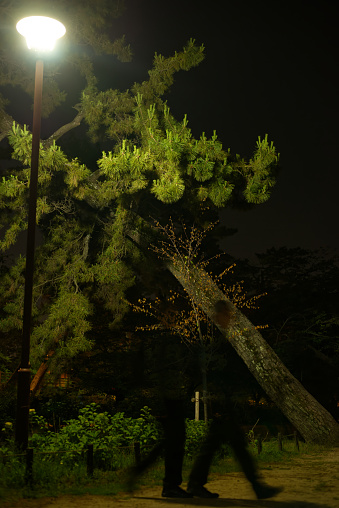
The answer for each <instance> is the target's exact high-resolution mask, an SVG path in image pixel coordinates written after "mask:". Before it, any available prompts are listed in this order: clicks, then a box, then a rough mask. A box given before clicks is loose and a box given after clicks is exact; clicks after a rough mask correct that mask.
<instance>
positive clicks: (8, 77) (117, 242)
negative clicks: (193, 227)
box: [0, 1, 278, 365]
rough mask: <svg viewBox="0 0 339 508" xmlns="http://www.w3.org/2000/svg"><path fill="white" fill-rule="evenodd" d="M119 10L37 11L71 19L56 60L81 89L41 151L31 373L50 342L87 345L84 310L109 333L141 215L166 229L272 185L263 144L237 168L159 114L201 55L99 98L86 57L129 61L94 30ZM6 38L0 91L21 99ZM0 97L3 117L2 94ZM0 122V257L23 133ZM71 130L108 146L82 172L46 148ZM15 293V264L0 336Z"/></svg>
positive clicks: (22, 203) (15, 206) (133, 258)
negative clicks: (105, 319) (70, 120)
mask: <svg viewBox="0 0 339 508" xmlns="http://www.w3.org/2000/svg"><path fill="white" fill-rule="evenodd" d="M38 3H39V2H38ZM64 4H65V5H64ZM115 5H116V8H115V7H114V6H115ZM119 6H121V3H120V2H116V3H114V2H113V3H112V2H107V1H102V2H97V3H95V4H93V3H90V2H85V3H82V4H81V8H79V5H78V3H76V2H75V3H72V4H71V5H70V4H66V2H59V3H58V4H57V6H55V4H54V3H53V2H50V3H49V2H47V3H46V8H45V10H44V12H46V13H47V12H48V13H49V14H50V15H51V14H53V13H55V14H54V15H55V16H57V15H58V14H59V13H60V16H59V19H61V21H62V20H63V18H64V19H66V18H67V22H69V23H71V22H72V20H73V22H72V31H70V34H68V35H67V37H68V39H66V42H65V46H61V50H63V51H64V52H65V55H64V56H63V58H62V60H63V62H65V63H66V64H67V65H71V66H73V68H75V69H76V71H77V72H78V73H80V74H82V75H83V76H84V77H85V83H84V87H83V89H82V92H81V100H80V102H79V103H77V104H74V107H75V108H76V109H77V111H78V113H77V114H76V117H75V120H74V124H72V125H71V124H67V125H66V126H63V125H61V126H60V127H59V128H58V129H57V130H56V131H55V133H54V134H53V135H51V136H50V137H49V138H48V139H46V140H42V142H41V148H40V162H39V193H38V203H37V224H38V228H39V231H40V234H41V241H40V243H39V246H38V248H37V250H36V278H35V285H34V302H35V305H34V308H33V318H34V328H33V333H32V346H33V348H32V351H33V354H32V360H33V363H34V365H37V364H38V363H39V361H41V359H42V358H43V357H44V355H46V353H47V352H48V351H49V350H50V349H51V348H52V347H53V348H54V347H55V345H56V344H57V350H56V351H57V354H56V355H55V357H54V358H55V360H54V361H55V362H59V361H60V360H62V359H63V358H68V357H72V356H74V355H76V354H77V353H78V352H79V351H83V350H86V349H88V348H90V347H91V336H90V333H89V330H90V327H91V317H90V316H91V315H92V314H93V312H94V310H95V308H96V306H100V307H103V308H104V309H106V311H107V313H108V315H109V316H110V318H109V321H110V322H111V325H112V326H113V327H114V326H117V325H118V324H119V322H120V321H121V318H122V317H123V316H124V313H125V312H126V309H127V306H126V303H125V298H124V295H125V293H126V291H127V290H128V288H131V287H132V286H133V284H134V282H135V277H136V274H138V273H140V271H142V266H143V263H144V256H145V252H142V251H140V249H139V247H136V245H135V243H134V242H133V241H132V240H131V235H132V236H133V234H135V232H137V231H139V232H140V231H141V230H144V229H145V228H147V223H148V222H150V217H155V218H157V219H158V220H160V221H163V222H164V223H166V221H167V220H168V218H169V216H173V217H174V219H176V218H178V217H180V216H181V215H183V214H184V215H185V216H186V218H188V220H191V221H194V223H196V224H197V225H199V224H200V225H203V224H204V223H205V224H206V223H209V222H210V221H211V218H212V217H213V214H214V213H215V211H216V210H217V209H218V208H221V207H225V206H232V205H234V204H236V203H239V202H247V203H251V204H257V203H261V202H264V201H265V200H267V199H268V198H269V195H270V190H271V188H272V186H273V185H274V183H275V173H276V167H277V162H278V154H277V152H276V149H275V147H274V145H273V143H272V142H269V141H268V138H267V136H265V137H264V138H262V139H261V138H259V139H258V141H257V143H256V146H255V149H254V154H253V157H252V158H251V159H250V160H245V159H243V158H241V157H240V156H239V155H237V154H235V155H233V154H232V153H231V151H230V149H228V148H227V149H224V148H223V145H222V142H221V141H220V140H219V139H218V137H217V134H216V133H214V134H213V136H212V137H211V138H207V137H206V135H205V134H204V133H202V135H201V136H200V138H198V139H196V138H194V136H193V135H192V132H191V130H190V128H189V122H188V119H187V118H186V117H184V118H183V119H181V120H177V119H175V118H174V117H173V115H172V114H171V112H170V109H169V107H168V105H167V103H166V97H165V95H166V92H167V91H168V90H169V88H170V87H171V86H172V85H173V83H174V76H175V73H177V72H179V71H183V70H184V71H187V70H189V69H190V68H192V67H193V66H196V65H198V64H199V63H200V62H201V61H202V59H203V58H204V47H203V46H198V45H196V43H195V41H194V40H190V41H188V43H187V45H186V46H185V47H184V48H183V49H182V50H181V51H178V52H176V53H175V54H174V55H172V56H166V57H165V56H162V55H158V54H155V57H154V62H153V67H152V69H151V70H150V71H149V78H148V80H146V81H144V82H142V83H135V84H134V85H133V86H132V87H131V88H130V89H129V90H116V89H106V90H100V87H99V85H98V83H97V80H96V77H95V75H94V72H93V64H92V61H93V60H95V57H96V55H97V54H99V53H107V54H113V55H116V56H117V58H118V57H119V58H121V59H123V60H128V59H129V58H130V57H131V51H130V48H129V46H128V45H127V44H125V43H124V39H119V41H111V39H110V38H109V31H105V30H104V28H105V29H106V28H107V24H106V22H105V20H106V14H107V12H108V11H107V9H110V13H112V9H113V11H114V12H115V13H116V14H118V12H119V9H118V7H119ZM24 7H25V6H23V4H22V3H20V2H14V1H13V2H2V9H3V12H4V15H5V16H6V20H7V22H8V23H9V22H10V24H11V25H13V31H14V26H15V19H17V18H18V17H20V16H21V15H22V14H23V12H24V10H25V8H24ZM64 8H65V10H63V9H64ZM114 9H115V10H114ZM61 13H62V15H61ZM19 15H20V16H19ZM75 17H76V19H75ZM93 19H95V20H96V21H95V23H92V20H93ZM73 23H74V25H75V27H76V29H75V30H73ZM66 26H67V23H66ZM89 26H90V29H88V30H87V28H88V27H89ZM85 28H86V30H85ZM13 31H10V33H9V34H5V35H6V37H7V44H5V45H4V44H3V45H2V48H3V49H2V59H1V68H0V79H1V81H0V85H1V87H2V90H4V91H6V86H9V85H11V86H20V87H21V88H23V89H24V90H25V91H26V92H29V93H30V92H31V91H32V89H33V81H32V77H33V76H32V69H30V67H32V66H33V61H32V60H30V59H27V51H26V53H25V51H24V50H23V48H21V47H19V43H18V42H16V44H15V51H14V54H11V58H10V59H9V58H6V52H7V55H8V51H9V50H10V49H11V46H10V40H9V39H10V38H12V41H13V40H14V39H13V38H14V36H15V34H14V33H13ZM5 42H6V41H5ZM79 48H80V49H79ZM23 61H25V63H23ZM65 63H63V65H65ZM15 69H16V71H15ZM60 69H61V63H60V61H59V60H58V59H56V61H50V62H49V63H48V66H47V71H46V73H45V83H44V98H45V105H44V114H45V115H48V114H49V113H50V112H51V111H53V110H54V109H55V108H57V107H58V106H59V104H60V103H61V102H62V101H63V100H64V98H65V97H66V94H65V92H64V91H61V90H60V89H59V87H58V76H59V72H61V70H60ZM2 97H3V99H2V102H1V105H2V107H3V111H5V107H6V104H5V102H6V101H5V100H4V94H3V96H2ZM7 107H8V106H7ZM9 108H10V106H9ZM3 118H4V121H3V122H2V136H4V135H7V137H8V141H9V143H10V145H11V147H12V158H13V159H14V160H15V161H18V163H17V165H16V167H14V168H11V169H9V170H8V171H7V172H4V173H3V178H2V182H1V184H0V202H1V212H0V216H1V226H2V238H1V244H0V248H1V251H2V252H3V253H6V252H7V250H8V249H9V248H10V247H12V246H13V245H15V243H16V241H17V239H18V236H19V234H20V233H21V232H23V231H24V230H25V229H26V225H27V224H26V221H27V210H26V203H27V196H28V188H29V178H30V172H29V165H30V156H31V133H30V131H29V129H28V128H27V126H25V125H22V126H20V125H18V123H17V122H15V118H14V119H13V118H11V115H10V114H9V113H4V116H3ZM12 121H13V123H12ZM9 122H11V125H10V129H8V126H9ZM80 122H83V123H85V124H86V125H87V130H88V136H89V138H88V142H90V141H92V142H98V141H101V140H105V141H106V142H107V140H111V149H110V150H108V151H107V150H106V151H104V152H102V155H101V157H100V158H99V159H98V161H97V164H96V165H94V166H88V165H87V164H86V161H81V160H79V159H78V158H69V157H68V156H67V155H66V154H65V153H64V152H63V150H62V149H61V147H60V146H58V145H57V142H58V140H59V139H61V138H62V136H63V134H64V133H65V132H67V131H68V130H69V129H71V128H74V127H75V126H76V125H78V124H79V123H80ZM141 218H142V219H143V220H142V221H141ZM23 285H24V258H23V257H22V256H19V257H17V258H16V259H15V260H12V261H11V263H10V264H9V265H8V269H6V270H5V273H4V274H3V277H2V278H1V287H2V296H1V299H2V304H1V308H2V311H1V318H2V319H1V329H2V331H3V332H7V333H9V332H10V331H11V330H13V329H17V330H19V329H20V328H21V326H22V324H21V320H22V301H23Z"/></svg>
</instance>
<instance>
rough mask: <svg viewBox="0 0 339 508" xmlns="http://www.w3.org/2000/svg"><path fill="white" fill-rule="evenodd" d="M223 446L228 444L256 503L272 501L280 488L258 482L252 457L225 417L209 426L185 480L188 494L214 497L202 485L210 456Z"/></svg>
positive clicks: (229, 418) (233, 424)
mask: <svg viewBox="0 0 339 508" xmlns="http://www.w3.org/2000/svg"><path fill="white" fill-rule="evenodd" d="M223 442H228V443H229V444H230V446H231V448H232V450H233V452H234V455H235V457H236V459H237V460H238V462H239V464H240V466H241V468H242V470H243V472H244V474H245V476H246V478H247V479H248V481H249V482H250V483H251V484H252V487H253V490H254V492H255V494H256V496H257V497H258V499H265V498H268V497H273V496H275V495H276V494H278V493H279V492H281V490H282V488H280V487H270V486H268V485H265V484H264V483H263V482H262V481H261V480H260V478H259V476H258V473H257V469H256V466H255V462H254V460H253V457H252V456H251V454H250V452H249V451H248V449H247V443H246V439H245V436H244V433H243V432H242V430H241V428H240V427H239V425H238V424H237V423H236V422H235V420H234V419H233V417H232V416H231V414H229V415H228V416H227V418H225V419H223V418H220V417H217V418H215V419H214V421H213V422H212V424H211V426H210V429H209V432H208V434H207V437H206V439H205V441H204V443H203V445H202V447H201V450H200V451H199V454H198V457H197V459H196V460H195V462H194V464H193V467H192V470H191V473H190V476H189V481H188V487H187V491H188V492H189V493H191V494H193V495H196V496H199V497H217V496H218V494H213V493H211V492H209V491H208V490H207V489H205V488H204V484H205V483H206V482H207V478H208V473H209V469H210V465H211V462H212V459H213V456H214V455H215V452H216V451H217V450H218V449H219V447H220V445H221V444H222V443H223Z"/></svg>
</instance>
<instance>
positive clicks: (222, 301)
mask: <svg viewBox="0 0 339 508" xmlns="http://www.w3.org/2000/svg"><path fill="white" fill-rule="evenodd" d="M167 268H168V269H169V270H170V271H171V272H172V274H173V275H174V276H175V277H176V279H177V280H178V281H179V282H180V283H181V284H182V286H183V288H184V289H185V290H186V291H187V293H188V294H189V296H190V297H191V298H193V299H194V301H195V302H196V303H197V304H198V305H199V306H200V307H201V308H202V309H203V311H204V312H205V313H206V314H207V315H208V317H209V318H210V319H211V320H212V321H213V322H214V323H215V324H216V326H217V327H218V328H219V330H220V331H221V333H222V334H223V335H224V336H225V337H226V338H227V340H228V341H229V342H230V343H231V345H232V346H233V347H234V349H235V350H236V352H237V353H238V355H239V356H240V357H241V358H242V359H243V360H244V362H245V363H246V365H247V367H248V369H249V370H250V372H251V373H252V374H253V376H254V377H255V378H256V380H257V381H258V383H259V384H260V385H261V387H262V388H263V389H264V390H265V392H266V393H267V395H268V396H269V397H270V398H271V400H272V401H273V402H274V403H275V404H276V405H277V406H278V407H279V409H280V410H281V411H282V413H283V414H284V415H285V416H286V417H287V418H288V420H289V421H290V422H291V423H292V424H293V425H294V427H295V428H296V429H297V430H298V431H299V432H300V434H301V435H302V436H303V438H304V439H305V440H306V441H310V442H313V443H318V444H329V445H339V424H338V423H337V422H336V421H335V420H334V418H333V417H332V416H331V414H330V413H329V412H328V411H326V409H325V408H324V407H323V406H322V405H321V404H319V402H318V401H317V400H316V399H315V398H314V397H313V396H312V395H311V394H310V393H309V392H308V391H307V390H305V388H304V387H303V386H302V384H301V383H300V382H299V381H298V380H297V379H296V378H295V377H294V376H293V375H292V374H291V373H290V372H289V370H288V369H287V368H286V367H285V365H284V364H283V363H282V361H281V360H280V359H279V357H278V356H277V355H276V353H275V352H274V351H273V349H272V348H271V347H270V346H269V344H267V342H266V341H265V340H264V338H263V337H262V335H261V334H260V333H259V331H258V330H257V329H256V328H255V326H254V325H253V324H252V323H251V322H250V321H249V320H248V319H247V318H246V316H244V314H243V313H242V312H241V311H240V310H239V309H238V308H237V307H235V306H234V305H233V304H232V302H231V301H230V300H229V299H228V298H227V297H226V296H225V295H224V293H223V292H222V291H221V290H220V289H219V287H218V286H217V285H216V283H215V282H214V281H213V279H211V277H209V275H208V274H207V273H206V272H205V271H204V270H202V269H200V268H197V267H194V266H192V265H191V266H190V267H189V268H188V267H187V265H185V264H183V263H181V262H180V261H177V260H174V261H173V262H170V261H169V262H168V263H167Z"/></svg>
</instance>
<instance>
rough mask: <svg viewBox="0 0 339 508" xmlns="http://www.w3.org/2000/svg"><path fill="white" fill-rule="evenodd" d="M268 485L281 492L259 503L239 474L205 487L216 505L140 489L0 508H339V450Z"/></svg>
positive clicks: (281, 473)
mask: <svg viewBox="0 0 339 508" xmlns="http://www.w3.org/2000/svg"><path fill="white" fill-rule="evenodd" d="M261 472H262V476H263V478H264V480H265V481H266V482H267V483H268V484H269V485H274V486H278V485H281V486H283V487H284V491H283V492H281V493H280V494H279V495H278V496H276V497H275V498H273V499H267V500H262V501H258V500H256V498H255V496H254V494H253V491H252V489H251V487H250V485H249V484H248V482H247V481H246V480H245V479H244V477H243V474H242V473H227V474H225V475H218V476H216V475H214V476H213V477H212V479H211V481H210V482H209V483H208V488H209V489H210V490H211V491H212V492H218V493H219V495H220V497H219V499H212V500H209V499H197V498H194V499H186V500H184V501H182V500H179V499H165V498H162V497H161V488H160V487H152V488H142V489H140V490H137V491H136V492H135V493H134V494H133V495H128V496H127V495H121V496H120V495H119V496H114V497H113V496H92V495H86V496H61V497H58V498H50V497H48V498H42V499H23V500H21V501H18V502H16V503H14V504H5V505H4V508H171V507H173V508H183V507H194V506H206V507H209V506H211V507H214V506H215V507H219V508H260V507H266V508H339V448H337V449H334V450H331V451H329V452H324V453H321V454H313V455H304V456H302V457H300V458H297V459H295V460H293V461H291V462H288V463H283V462H281V463H278V464H273V465H272V466H270V467H269V468H267V469H262V471H261Z"/></svg>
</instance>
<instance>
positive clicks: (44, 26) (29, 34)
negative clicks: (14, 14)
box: [16, 16, 66, 51]
mask: <svg viewBox="0 0 339 508" xmlns="http://www.w3.org/2000/svg"><path fill="white" fill-rule="evenodd" d="M16 29H17V31H18V32H19V34H21V35H23V36H24V37H25V39H26V42H27V46H28V48H29V49H35V50H36V51H51V50H52V49H53V48H54V46H55V43H56V41H57V39H60V37H62V36H63V35H65V33H66V28H65V27H64V25H63V24H62V23H60V21H57V20H56V19H53V18H46V17H45V16H29V17H28V18H23V19H21V20H20V21H18V23H17V25H16Z"/></svg>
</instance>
